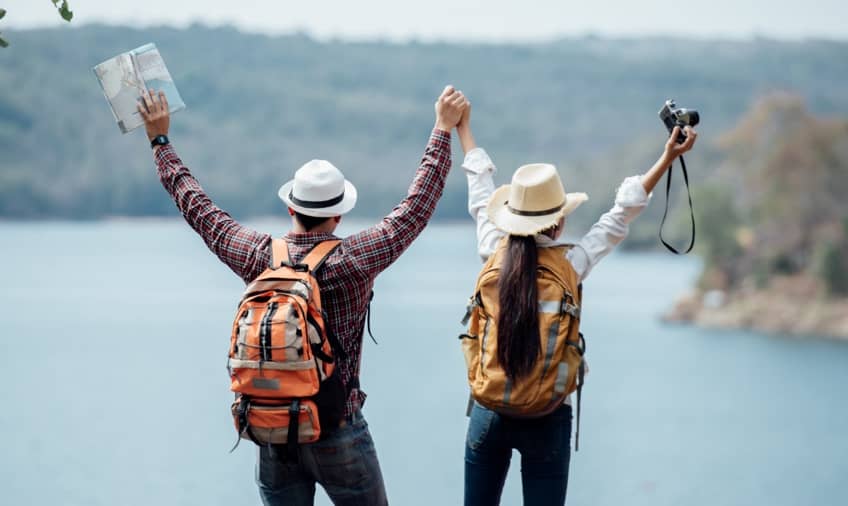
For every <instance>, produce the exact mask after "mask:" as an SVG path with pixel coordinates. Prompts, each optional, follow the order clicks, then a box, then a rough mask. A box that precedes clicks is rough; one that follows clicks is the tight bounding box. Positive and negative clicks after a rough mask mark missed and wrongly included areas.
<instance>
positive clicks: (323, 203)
mask: <svg viewBox="0 0 848 506" xmlns="http://www.w3.org/2000/svg"><path fill="white" fill-rule="evenodd" d="M344 196H345V194H344V192H342V194H341V195H339V196H338V197H333V198H331V199H329V200H320V201H316V200H300V199H299V198H297V197H295V196H294V192H293V191H290V192H289V200H291V201H292V204H295V205H297V206H300V207H305V208H307V209H319V208H322V207H330V206H334V205H336V204H338V203H339V202H341V201H342V200H344Z"/></svg>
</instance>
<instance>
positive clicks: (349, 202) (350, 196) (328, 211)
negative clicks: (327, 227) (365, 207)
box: [277, 179, 357, 218]
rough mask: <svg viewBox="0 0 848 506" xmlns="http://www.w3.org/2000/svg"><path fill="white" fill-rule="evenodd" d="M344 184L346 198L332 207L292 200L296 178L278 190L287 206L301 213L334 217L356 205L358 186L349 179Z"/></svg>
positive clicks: (279, 195) (320, 216)
mask: <svg viewBox="0 0 848 506" xmlns="http://www.w3.org/2000/svg"><path fill="white" fill-rule="evenodd" d="M344 184H345V190H344V198H343V199H342V201H341V202H339V203H338V204H335V205H332V206H330V207H301V206H299V205H297V204H295V203H294V202H292V201H291V199H290V198H289V195H291V190H292V187H293V186H294V179H292V180H291V181H289V182H288V183H286V184H284V185H283V186H281V187H280V190H279V191H278V192H277V196H278V197H280V200H282V201H283V202H285V204H286V205H287V206H289V207H291V208H292V209H294V210H295V211H296V212H298V213H300V214H304V215H306V216H314V217H316V218H332V217H333V216H341V215H343V214H345V213H347V212H349V211H350V210H351V209H353V207H354V206H355V205H356V197H357V193H356V187H355V186H353V183H351V182H350V181H347V180H345V183H344Z"/></svg>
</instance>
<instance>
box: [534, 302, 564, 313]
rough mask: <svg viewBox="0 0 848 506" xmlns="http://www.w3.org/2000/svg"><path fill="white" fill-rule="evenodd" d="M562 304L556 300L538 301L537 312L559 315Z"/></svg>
mask: <svg viewBox="0 0 848 506" xmlns="http://www.w3.org/2000/svg"><path fill="white" fill-rule="evenodd" d="M561 304H562V302H561V301H558V300H540V301H539V312H540V313H554V314H556V313H559V310H560V306H561Z"/></svg>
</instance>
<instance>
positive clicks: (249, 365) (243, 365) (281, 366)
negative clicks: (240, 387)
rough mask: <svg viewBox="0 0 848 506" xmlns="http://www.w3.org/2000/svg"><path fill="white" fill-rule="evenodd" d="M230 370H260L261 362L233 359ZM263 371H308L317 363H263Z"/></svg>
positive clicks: (308, 361)
mask: <svg viewBox="0 0 848 506" xmlns="http://www.w3.org/2000/svg"><path fill="white" fill-rule="evenodd" d="M227 364H228V365H229V367H230V368H232V369H259V368H260V365H259V364H260V361H259V360H239V359H237V358H231V359H229V361H228V362H227ZM261 364H262V366H261V368H262V369H269V370H275V371H306V370H309V369H312V368H313V367H315V363H314V362H313V361H312V360H303V361H297V362H261Z"/></svg>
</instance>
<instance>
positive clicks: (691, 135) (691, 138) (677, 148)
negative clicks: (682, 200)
mask: <svg viewBox="0 0 848 506" xmlns="http://www.w3.org/2000/svg"><path fill="white" fill-rule="evenodd" d="M683 131H684V132H685V133H686V140H685V141H683V144H679V143H678V142H677V136H678V135H680V127H674V130H672V131H671V136H669V138H668V140H667V141H666V143H665V149H664V150H663V154H662V156H660V158H659V160H657V163H655V164H654V166H653V167H651V168H650V169H648V172H646V173H645V174H643V175H642V186H643V187H644V188H645V192H646V193H651V192H652V191H653V190H654V187H655V186H656V185H657V183H658V182H659V180H660V178H661V177H662V176H663V174H665V171H667V170H668V169H669V168H670V167H671V164H672V163H674V160H676V159H677V157H678V156H680V155H682V154H683V153H686V152H687V151H689V150H690V149H692V146H694V145H695V139H697V138H698V132H696V131H695V130H694V129H693V128H692V127H690V126H687V127H686V128H684V129H683Z"/></svg>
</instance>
